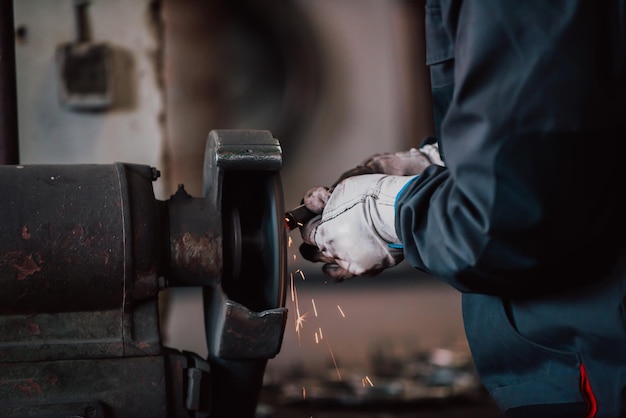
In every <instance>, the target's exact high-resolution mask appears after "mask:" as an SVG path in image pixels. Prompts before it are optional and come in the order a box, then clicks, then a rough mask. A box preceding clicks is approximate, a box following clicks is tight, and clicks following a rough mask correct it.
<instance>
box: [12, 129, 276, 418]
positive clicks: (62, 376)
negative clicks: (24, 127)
mask: <svg viewBox="0 0 626 418" xmlns="http://www.w3.org/2000/svg"><path fill="white" fill-rule="evenodd" d="M281 164H282V155H281V148H280V144H279V142H278V141H277V140H276V139H274V138H273V136H272V134H271V133H270V132H268V131H250V130H216V131H212V132H210V134H209V137H208V140H207V147H206V153H205V167H204V179H203V180H204V191H203V196H202V197H192V196H190V195H189V194H188V193H187V192H186V191H185V189H184V187H183V186H182V185H181V186H179V189H178V191H177V192H176V193H175V194H174V195H172V196H171V198H170V199H168V200H166V201H160V200H157V199H155V196H154V192H153V188H152V182H153V181H155V180H156V179H157V178H158V176H159V172H158V170H156V169H155V168H152V167H149V166H143V165H136V164H125V163H116V164H110V165H109V164H102V165H100V164H88V165H87V164H85V165H5V166H0V195H1V196H2V204H1V205H0V289H1V290H0V417H16V416H20V417H32V416H45V417H89V418H93V417H133V418H139V417H151V418H154V417H229V418H245V417H254V415H255V408H256V405H257V402H258V397H259V394H260V390H261V387H262V380H263V374H264V370H265V366H266V363H267V360H268V359H270V358H272V357H274V356H276V355H277V354H278V352H279V351H280V347H281V344H282V338H283V333H284V329H285V323H286V317H287V310H286V308H285V286H286V285H285V283H286V280H285V275H286V269H287V267H286V266H287V259H286V228H285V223H284V211H283V200H282V187H281V184H280V176H279V170H280V167H281ZM168 286H169V287H175V286H200V287H202V289H203V297H204V320H205V325H206V326H205V328H206V330H205V332H206V338H207V346H208V351H209V355H208V358H201V357H200V356H198V355H197V354H194V353H189V352H184V351H179V350H175V349H172V348H168V347H165V346H163V344H162V341H161V335H160V329H159V311H158V294H159V291H161V290H163V289H165V288H166V287H168ZM197 331H198V332H202V330H197Z"/></svg>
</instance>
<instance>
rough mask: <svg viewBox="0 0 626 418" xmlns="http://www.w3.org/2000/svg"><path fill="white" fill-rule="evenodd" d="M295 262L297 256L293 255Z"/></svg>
mask: <svg viewBox="0 0 626 418" xmlns="http://www.w3.org/2000/svg"><path fill="white" fill-rule="evenodd" d="M293 261H294V262H295V261H296V255H295V254H294V255H293Z"/></svg>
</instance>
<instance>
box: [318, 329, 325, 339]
mask: <svg viewBox="0 0 626 418" xmlns="http://www.w3.org/2000/svg"><path fill="white" fill-rule="evenodd" d="M318 329H319V332H320V340H323V339H324V336H323V335H322V327H319V328H318Z"/></svg>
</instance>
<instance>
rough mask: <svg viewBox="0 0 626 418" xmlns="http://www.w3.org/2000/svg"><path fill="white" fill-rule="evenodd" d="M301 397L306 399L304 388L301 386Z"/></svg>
mask: <svg viewBox="0 0 626 418" xmlns="http://www.w3.org/2000/svg"><path fill="white" fill-rule="evenodd" d="M302 399H306V388H305V387H304V386H302Z"/></svg>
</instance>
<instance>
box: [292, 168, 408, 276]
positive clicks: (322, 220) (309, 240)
mask: <svg viewBox="0 0 626 418" xmlns="http://www.w3.org/2000/svg"><path fill="white" fill-rule="evenodd" d="M414 178H415V176H391V175H384V174H366V175H359V176H354V177H349V178H346V179H345V180H343V181H341V182H340V183H339V184H337V186H336V187H335V188H334V190H333V191H332V193H330V192H329V191H328V190H327V189H325V188H318V190H317V191H318V192H319V194H317V195H316V194H315V193H311V194H307V196H308V197H309V198H310V199H313V200H314V201H316V202H317V203H319V204H320V205H321V206H322V209H323V212H322V213H321V215H318V216H316V217H315V218H313V219H311V220H310V221H309V222H308V223H307V224H306V225H304V226H303V227H302V228H301V229H300V232H301V234H302V240H303V242H304V243H303V244H302V246H301V247H300V251H301V253H302V255H303V256H304V257H305V258H306V259H308V260H310V261H322V262H324V263H325V265H324V267H323V268H322V269H323V271H324V273H325V274H326V275H328V276H330V277H331V278H333V279H335V280H336V281H341V280H344V279H347V278H350V277H353V276H373V275H376V274H379V273H380V272H382V271H383V270H384V269H386V268H389V267H392V266H395V265H396V264H398V263H399V262H401V261H402V260H403V259H404V255H403V253H402V246H401V244H400V241H399V239H398V236H397V235H396V231H395V201H396V195H397V194H398V193H399V192H400V190H402V188H403V187H404V186H405V185H406V184H407V183H408V182H410V181H411V180H412V179H414ZM312 190H313V189H312ZM309 192H311V191H309ZM307 196H305V204H307ZM307 206H308V204H307Z"/></svg>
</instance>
